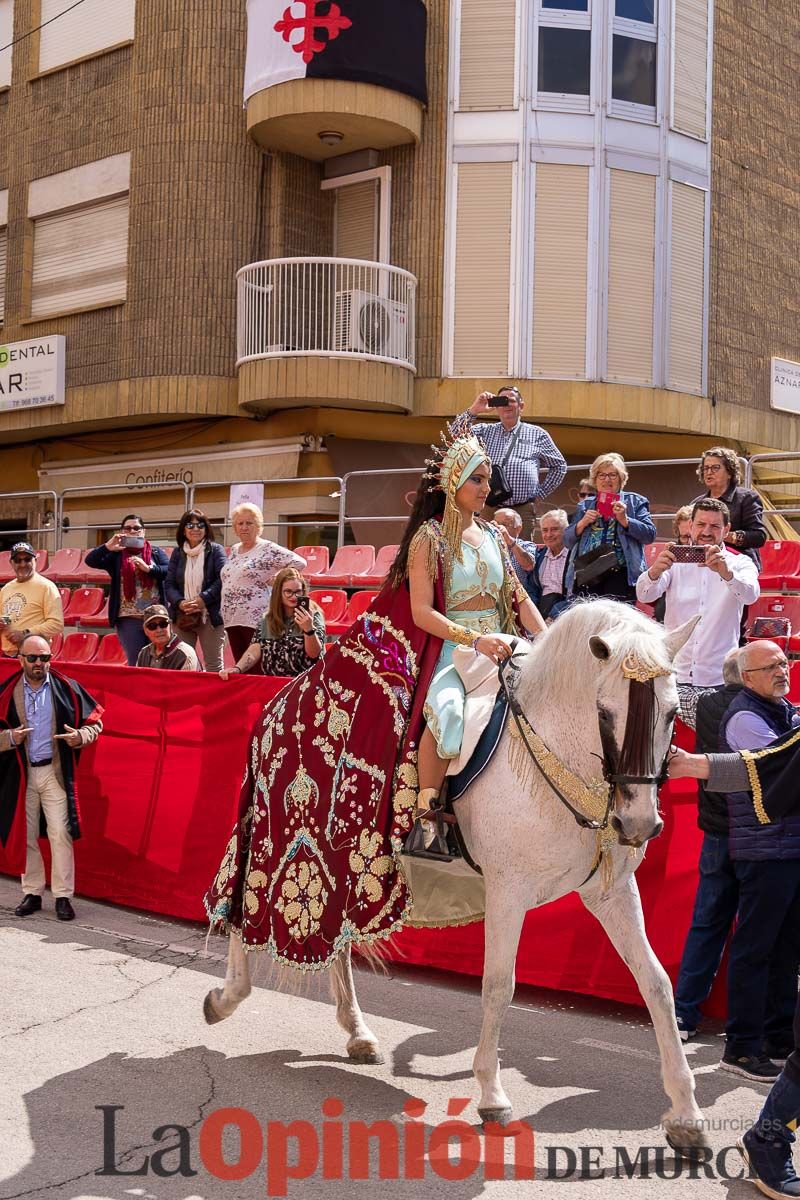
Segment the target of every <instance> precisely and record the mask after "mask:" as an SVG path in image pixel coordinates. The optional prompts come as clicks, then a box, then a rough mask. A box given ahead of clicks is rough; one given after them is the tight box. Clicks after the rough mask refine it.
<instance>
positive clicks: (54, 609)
mask: <svg viewBox="0 0 800 1200" xmlns="http://www.w3.org/2000/svg"><path fill="white" fill-rule="evenodd" d="M11 566H12V567H13V568H14V575H15V576H16V578H15V579H12V580H11V582H10V583H7V584H6V585H5V586H4V587H2V588H0V631H2V632H1V634H0V641H1V642H2V646H3V650H4V651H5V652H6V654H10V655H12V656H13V657H16V656H17V655H18V654H19V648H20V646H21V644H22V642H23V641H24V639H25V638H26V637H27V635H28V634H29V633H36V634H39V636H40V637H44V638H47V640H48V642H52V640H53V638H54V637H55V636H56V634H57V633H63V631H64V612H63V610H62V607H61V596H60V594H59V591H58V588H57V587H56V585H55V584H54V583H53V582H51V580H49V579H45V578H44V576H43V575H40V574H39V572H38V571H37V570H36V551H35V550H34V548H33V546H31V544H30V542H17V543H16V545H14V546H12V547H11Z"/></svg>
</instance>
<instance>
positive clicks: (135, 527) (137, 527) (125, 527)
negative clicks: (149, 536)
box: [122, 525, 144, 533]
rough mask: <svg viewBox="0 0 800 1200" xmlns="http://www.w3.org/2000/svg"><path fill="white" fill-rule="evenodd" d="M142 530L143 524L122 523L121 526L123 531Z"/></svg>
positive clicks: (133, 531) (136, 531) (138, 531)
mask: <svg viewBox="0 0 800 1200" xmlns="http://www.w3.org/2000/svg"><path fill="white" fill-rule="evenodd" d="M143 531H144V525H123V526H122V532H123V533H142V532H143Z"/></svg>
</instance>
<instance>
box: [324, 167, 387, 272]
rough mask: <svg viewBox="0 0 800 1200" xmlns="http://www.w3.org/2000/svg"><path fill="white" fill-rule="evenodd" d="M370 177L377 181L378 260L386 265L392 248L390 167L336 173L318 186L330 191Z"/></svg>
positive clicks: (361, 181)
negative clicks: (342, 173)
mask: <svg viewBox="0 0 800 1200" xmlns="http://www.w3.org/2000/svg"><path fill="white" fill-rule="evenodd" d="M370 179H377V181H378V262H381V263H386V264H387V265H388V264H389V263H391V250H392V244H391V229H392V168H391V167H371V168H370V169H369V170H368V171H354V172H353V174H352V175H337V176H336V177H335V178H334V179H323V181H322V183H321V184H320V188H321V190H322V191H323V192H332V191H335V190H336V189H338V188H345V187H352V185H353V184H355V183H367V182H368V181H369V180H370ZM335 220H336V218H335V216H334V221H335ZM334 232H335V230H334Z"/></svg>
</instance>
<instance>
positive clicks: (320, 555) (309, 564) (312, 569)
mask: <svg viewBox="0 0 800 1200" xmlns="http://www.w3.org/2000/svg"><path fill="white" fill-rule="evenodd" d="M296 553H297V554H299V555H300V557H301V558H304V559H305V560H306V565H305V566H304V567H303V570H302V571H301V574H302V575H305V577H306V579H307V580H308V581H309V583H316V581H317V577H319V579H320V580H323V579H324V576H325V572H326V571H327V570H328V569H329V567H330V565H331V556H330V553H329V551H328V547H327V546H298V547H297V550H296Z"/></svg>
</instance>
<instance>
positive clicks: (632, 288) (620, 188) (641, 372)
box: [605, 170, 656, 384]
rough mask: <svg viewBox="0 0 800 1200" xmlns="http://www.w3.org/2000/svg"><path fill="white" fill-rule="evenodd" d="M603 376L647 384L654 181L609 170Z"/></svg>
mask: <svg viewBox="0 0 800 1200" xmlns="http://www.w3.org/2000/svg"><path fill="white" fill-rule="evenodd" d="M610 175H611V180H610V195H611V201H610V208H611V212H610V222H609V236H608V343H607V346H608V348H607V355H606V372H605V377H606V378H607V379H610V380H614V381H616V382H620V383H643V384H652V383H653V288H654V282H655V247H656V237H655V234H656V177H655V175H645V174H642V173H639V172H635V171H618V170H612V171H611V172H610Z"/></svg>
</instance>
